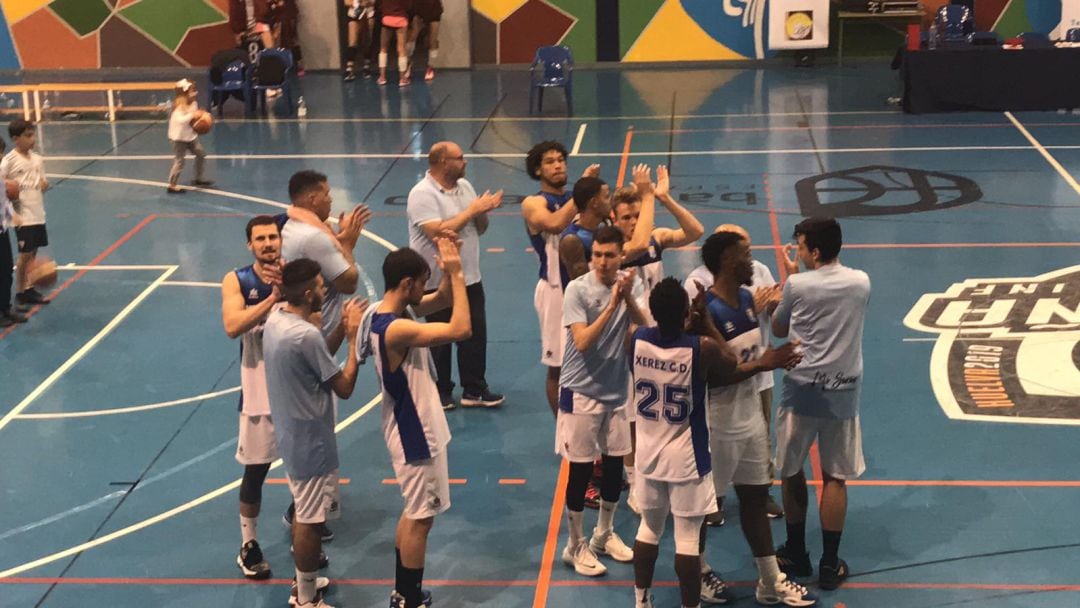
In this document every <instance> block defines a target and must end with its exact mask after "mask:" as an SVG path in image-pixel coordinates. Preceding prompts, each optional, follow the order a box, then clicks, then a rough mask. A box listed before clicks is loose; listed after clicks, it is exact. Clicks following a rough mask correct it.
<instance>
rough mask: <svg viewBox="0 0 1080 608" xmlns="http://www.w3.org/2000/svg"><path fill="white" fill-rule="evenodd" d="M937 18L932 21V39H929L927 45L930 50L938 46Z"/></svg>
mask: <svg viewBox="0 0 1080 608" xmlns="http://www.w3.org/2000/svg"><path fill="white" fill-rule="evenodd" d="M937 32H938V30H937V20H936V19H935V20H934V21H932V22H930V39H929V40H928V41H927V43H926V46H927V47H928V48H929V49H930V50H934V49H936V48H937Z"/></svg>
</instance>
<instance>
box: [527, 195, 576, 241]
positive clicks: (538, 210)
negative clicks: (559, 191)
mask: <svg viewBox="0 0 1080 608" xmlns="http://www.w3.org/2000/svg"><path fill="white" fill-rule="evenodd" d="M577 212H578V208H577V205H575V204H574V199H570V200H569V201H567V203H566V204H565V205H563V206H562V207H560V208H559V210H558V211H548V208H547V201H546V200H545V199H544V197H542V196H539V195H533V196H527V197H525V200H524V201H522V202H521V216H522V217H523V218H525V226H526V228H528V229H529V232H530V233H532V232H546V233H548V234H559V233H561V232H562V231H563V230H566V227H567V226H569V225H570V222H572V221H574V216H575V215H577Z"/></svg>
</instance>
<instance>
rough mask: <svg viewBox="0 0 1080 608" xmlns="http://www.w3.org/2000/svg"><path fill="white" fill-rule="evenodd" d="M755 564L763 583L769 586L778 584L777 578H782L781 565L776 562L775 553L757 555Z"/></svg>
mask: <svg viewBox="0 0 1080 608" xmlns="http://www.w3.org/2000/svg"><path fill="white" fill-rule="evenodd" d="M754 565H756V566H757V571H758V576H760V577H761V581H762V582H763V583H765V584H766V585H769V586H772V585H775V584H776V579H778V578H780V566H779V564H777V563H776V556H775V555H766V556H765V557H755V558H754Z"/></svg>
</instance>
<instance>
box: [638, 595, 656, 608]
mask: <svg viewBox="0 0 1080 608" xmlns="http://www.w3.org/2000/svg"><path fill="white" fill-rule="evenodd" d="M634 608H655V606H654V605H653V597H652V595H647V596H645V599H643V600H641V601H640V602H639V601H637V600H634Z"/></svg>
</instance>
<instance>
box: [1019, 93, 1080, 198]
mask: <svg viewBox="0 0 1080 608" xmlns="http://www.w3.org/2000/svg"><path fill="white" fill-rule="evenodd" d="M1005 118H1008V119H1009V121H1010V122H1012V124H1013V125H1014V126H1016V128H1017V129H1018V130H1019V131H1020V134H1021V135H1023V136H1024V138H1025V139H1027V140H1028V141H1029V142H1031V145H1032V146H1033V147H1034V148H1035V149H1036V150H1037V151H1038V152H1039V154H1041V155H1042V157H1043V158H1045V159H1046V162H1048V163H1050V166H1051V167H1053V168H1054V170H1055V171H1057V172H1058V174H1059V175H1061V177H1063V178H1065V183H1067V184H1069V186H1070V187H1071V188H1072V189H1073V191H1074V192H1076V193H1077V194H1080V184H1078V183H1076V178H1074V177H1073V176H1072V174H1071V173H1069V172H1068V171H1066V170H1065V167H1062V166H1061V163H1059V162H1058V161H1057V159H1056V158H1054V156H1053V155H1052V154H1050V153H1049V152H1047V150H1046V148H1045V147H1043V145H1042V144H1040V143H1039V140H1037V139H1035V136H1034V135H1032V134H1031V132H1029V131H1028V130H1027V129H1025V128H1024V125H1022V124H1020V121H1019V120H1017V119H1016V117H1015V116H1013V115H1012V112H1005Z"/></svg>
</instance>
